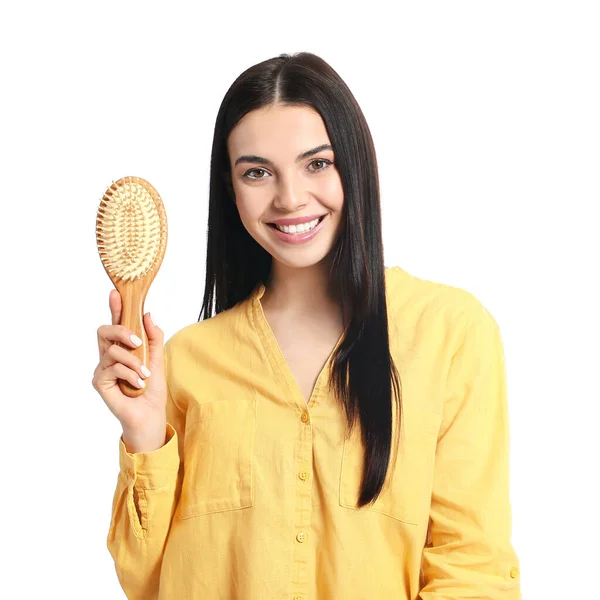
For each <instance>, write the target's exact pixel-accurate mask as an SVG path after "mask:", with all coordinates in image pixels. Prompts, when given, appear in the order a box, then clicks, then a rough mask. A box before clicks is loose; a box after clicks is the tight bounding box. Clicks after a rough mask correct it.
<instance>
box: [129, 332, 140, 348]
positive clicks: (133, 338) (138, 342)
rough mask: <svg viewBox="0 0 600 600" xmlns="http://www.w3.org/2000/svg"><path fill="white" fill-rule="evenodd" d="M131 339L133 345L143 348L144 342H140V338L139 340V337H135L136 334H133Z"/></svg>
mask: <svg viewBox="0 0 600 600" xmlns="http://www.w3.org/2000/svg"><path fill="white" fill-rule="evenodd" d="M129 339H130V340H131V343H132V344H133V345H134V346H141V345H142V340H140V338H139V337H138V336H137V335H135V333H132V334H131V335H130V336H129Z"/></svg>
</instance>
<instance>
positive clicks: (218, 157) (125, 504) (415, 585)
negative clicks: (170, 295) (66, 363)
mask: <svg viewBox="0 0 600 600" xmlns="http://www.w3.org/2000/svg"><path fill="white" fill-rule="evenodd" d="M210 168H211V171H210V173H211V177H210V198H209V215H208V242H207V263H206V287H205V292H204V299H203V303H202V309H201V311H200V316H199V322H198V323H192V324H190V325H188V326H186V327H184V328H183V329H182V330H180V331H178V332H177V333H175V335H173V336H172V337H171V338H170V339H169V340H168V341H167V343H166V345H165V381H166V384H167V385H166V387H167V390H168V394H167V400H166V421H167V425H166V431H165V427H161V428H160V430H159V431H158V432H156V431H155V432H154V438H153V439H157V436H158V437H160V438H163V437H164V438H165V442H164V444H163V445H162V446H158V447H157V446H156V445H155V446H154V449H153V450H152V451H150V452H128V451H127V448H126V447H125V445H124V444H123V442H122V441H121V443H120V446H119V447H120V465H121V472H120V477H119V480H118V484H117V489H116V491H115V496H114V502H113V513H112V520H111V526H110V532H109V537H108V547H109V550H110V552H111V554H112V556H113V558H114V560H115V565H116V569H117V573H118V576H119V580H120V582H121V584H122V586H123V589H124V590H125V592H126V593H127V595H128V597H129V598H136V599H140V600H141V599H143V600H151V599H158V600H170V599H172V598H176V599H177V600H190V599H196V598H197V599H200V598H201V599H203V600H212V599H214V600H217V599H219V600H255V599H258V598H265V599H269V600H270V599H278V600H283V599H288V600H321V599H323V600H326V599H336V600H337V599H338V598H351V599H354V598H355V599H358V598H360V599H367V598H368V599H378V600H379V599H388V598H395V599H396V600H415V599H416V598H422V599H423V600H425V599H427V600H442V599H444V598H467V597H469V598H489V599H492V598H493V599H500V598H502V600H517V599H518V598H520V592H519V583H518V559H517V556H516V554H515V552H514V550H513V548H512V545H511V542H510V520H511V513H510V504H509V496H508V436H507V407H506V386H505V381H504V356H503V349H502V341H501V337H500V333H499V330H498V327H497V324H496V323H495V321H494V319H493V317H492V316H491V315H490V313H489V312H488V311H487V310H486V309H485V308H484V307H483V305H482V304H481V303H480V302H479V301H478V300H477V299H476V298H475V297H474V296H472V295H471V294H469V293H468V292H466V291H464V290H460V289H458V288H452V287H450V286H446V285H443V284H438V283H434V282H430V281H427V280H423V279H419V278H418V277H415V276H412V275H410V274H409V273H407V272H406V271H404V270H403V269H401V268H400V267H391V268H386V267H384V263H383V242H382V232H381V212H380V198H379V183H378V173H377V160H376V155H375V149H374V146H373V141H372V138H371V134H370V132H369V128H368V126H367V123H366V120H365V118H364V116H363V114H362V111H361V110H360V108H359V106H358V104H357V102H356V100H355V99H354V97H353V95H352V93H351V92H350V90H349V89H348V87H347V86H346V84H345V83H344V82H343V80H342V79H341V77H340V76H339V75H338V74H337V73H336V72H335V71H334V70H333V69H332V68H331V66H329V65H328V64H327V63H326V62H325V61H324V60H322V59H321V58H319V57H317V56H315V55H314V54H310V53H300V54H295V55H291V56H290V55H287V54H283V55H281V56H278V57H275V58H272V59H269V60H266V61H264V62H261V63H259V64H257V65H254V66H252V67H251V68H249V69H247V70H246V71H244V72H243V73H242V74H241V75H240V76H239V77H238V78H237V79H236V80H235V81H234V82H233V84H232V85H231V87H230V88H229V90H228V91H227V93H226V94H225V97H224V99H223V102H222V104H221V106H220V108H219V112H218V114H217V118H216V123H215V131H214V138H213V144H212V156H211V167H210ZM400 373H402V379H400ZM161 423H163V421H161ZM165 434H166V435H165Z"/></svg>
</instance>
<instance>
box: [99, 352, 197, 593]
mask: <svg viewBox="0 0 600 600" xmlns="http://www.w3.org/2000/svg"><path fill="white" fill-rule="evenodd" d="M167 364H168V362H167V350H166V349H165V365H167ZM167 369H168V367H167V366H165V370H166V371H167ZM167 380H168V377H167ZM166 413H167V427H166V442H165V444H164V445H163V446H162V447H161V448H159V449H157V450H155V451H153V452H139V453H135V454H131V453H129V452H127V450H126V447H125V444H124V443H123V439H122V436H121V438H120V440H119V466H120V471H119V474H118V478H117V486H116V490H115V493H114V497H113V503H112V516H111V521H110V527H109V533H108V538H107V546H108V550H109V552H110V554H111V556H112V557H113V560H114V563H115V569H116V572H117V577H118V579H119V582H120V584H121V587H122V588H123V591H124V592H125V595H126V596H127V598H128V599H129V600H153V599H156V598H157V597H158V588H159V581H160V571H161V566H162V557H163V554H164V549H165V545H166V542H167V537H168V533H169V529H170V526H171V521H172V519H173V515H174V512H175V508H176V506H177V502H178V500H179V496H180V493H181V482H182V477H183V460H182V458H183V436H184V430H185V413H183V412H182V411H181V410H180V409H179V408H178V406H177V405H176V404H175V402H174V400H173V397H172V396H171V393H170V391H168V393H167V407H166Z"/></svg>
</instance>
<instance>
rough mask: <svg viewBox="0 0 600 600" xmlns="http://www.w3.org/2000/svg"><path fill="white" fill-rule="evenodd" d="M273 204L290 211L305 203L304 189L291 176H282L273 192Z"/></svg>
mask: <svg viewBox="0 0 600 600" xmlns="http://www.w3.org/2000/svg"><path fill="white" fill-rule="evenodd" d="M273 204H274V206H275V207H276V208H280V209H282V210H286V211H288V212H292V211H295V210H298V209H299V208H301V207H303V206H305V205H306V191H305V190H304V189H303V188H302V185H301V183H300V182H297V181H296V180H295V179H294V178H292V177H287V178H282V180H281V183H280V184H279V186H278V187H277V190H276V192H275V198H274V200H273Z"/></svg>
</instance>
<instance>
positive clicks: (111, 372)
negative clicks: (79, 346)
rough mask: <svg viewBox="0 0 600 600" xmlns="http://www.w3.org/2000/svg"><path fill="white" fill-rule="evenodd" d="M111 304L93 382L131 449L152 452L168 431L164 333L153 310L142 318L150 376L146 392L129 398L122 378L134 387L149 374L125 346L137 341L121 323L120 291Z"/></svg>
mask: <svg viewBox="0 0 600 600" xmlns="http://www.w3.org/2000/svg"><path fill="white" fill-rule="evenodd" d="M109 306H110V312H111V317H112V324H111V325H101V326H100V327H99V328H98V350H99V354H100V361H99V363H98V366H97V367H96V369H95V371H94V377H93V379H92V385H93V386H94V388H95V389H96V391H97V392H98V393H99V394H100V396H101V397H102V399H103V400H104V402H105V404H106V405H107V406H108V408H109V410H110V411H111V412H112V413H113V415H115V417H117V419H118V420H119V421H120V423H121V425H122V426H123V441H124V442H125V444H126V446H127V450H128V451H129V452H150V451H152V450H156V449H157V448H160V447H161V446H162V445H163V444H164V441H165V434H166V402H167V384H166V380H165V366H164V347H163V343H164V333H163V331H162V330H161V329H160V328H159V327H157V326H156V325H154V323H153V322H152V320H151V319H150V313H146V314H145V315H144V318H143V324H144V328H145V330H146V335H147V336H148V349H149V361H148V362H149V364H148V365H145V366H146V367H147V368H148V369H149V371H150V373H151V375H152V376H151V377H150V379H149V380H148V385H147V388H146V389H145V392H144V393H143V394H141V395H140V396H138V397H137V398H130V397H129V396H126V395H125V394H123V392H121V389H120V388H119V385H118V380H119V379H125V380H127V381H128V382H129V383H131V384H132V385H133V386H135V387H144V386H140V385H138V378H139V379H141V380H142V381H144V379H146V377H147V376H148V375H147V373H144V372H143V370H142V362H141V361H140V360H139V359H138V358H137V357H136V356H134V355H133V354H132V353H131V352H129V351H128V350H127V349H126V348H123V347H121V346H118V345H117V344H115V342H117V341H118V342H121V343H123V344H125V345H126V346H128V347H131V348H135V347H136V345H135V344H134V343H133V342H132V340H131V339H130V335H131V334H132V332H131V331H129V330H128V329H126V328H125V327H124V326H122V325H119V321H120V320H121V306H122V305H121V295H120V294H119V292H118V291H117V290H111V292H110V295H109Z"/></svg>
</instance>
